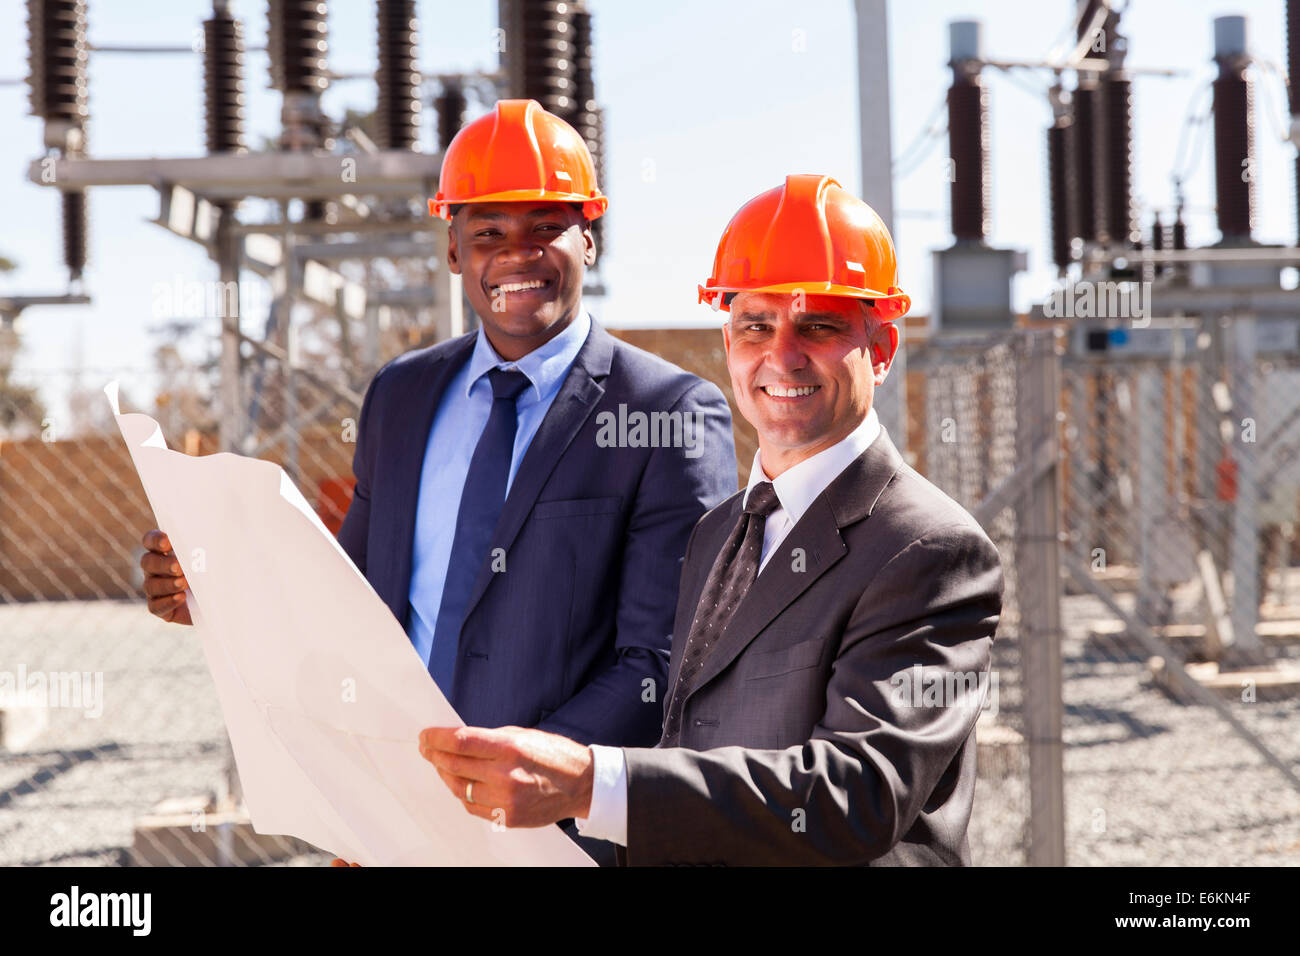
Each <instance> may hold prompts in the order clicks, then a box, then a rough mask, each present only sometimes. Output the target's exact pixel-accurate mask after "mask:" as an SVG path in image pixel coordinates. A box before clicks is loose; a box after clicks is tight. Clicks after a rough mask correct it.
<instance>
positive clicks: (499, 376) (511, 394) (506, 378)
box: [488, 368, 528, 401]
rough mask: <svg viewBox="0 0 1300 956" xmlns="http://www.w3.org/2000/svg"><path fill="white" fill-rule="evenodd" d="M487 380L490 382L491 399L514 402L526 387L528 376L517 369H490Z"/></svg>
mask: <svg viewBox="0 0 1300 956" xmlns="http://www.w3.org/2000/svg"><path fill="white" fill-rule="evenodd" d="M488 379H489V380H490V381H491V382H492V397H493V398H508V399H510V400H511V401H514V400H515V399H516V398H518V397H519V393H520V392H522V391H523V390H524V389H526V388H527V387H528V376H527V375H525V374H524V373H523V372H521V371H519V370H518V369H505V368H494V369H490V370H489V371H488Z"/></svg>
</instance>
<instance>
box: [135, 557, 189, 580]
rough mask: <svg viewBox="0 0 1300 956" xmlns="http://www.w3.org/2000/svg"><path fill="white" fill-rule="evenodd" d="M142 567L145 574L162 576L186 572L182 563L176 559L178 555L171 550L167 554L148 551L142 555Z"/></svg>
mask: <svg viewBox="0 0 1300 956" xmlns="http://www.w3.org/2000/svg"><path fill="white" fill-rule="evenodd" d="M140 568H141V570H143V571H144V573H145V574H157V575H161V576H168V575H177V574H184V573H185V572H184V571H183V570H182V569H181V563H180V562H179V561H177V560H176V555H175V554H174V553H172V552H171V551H168V552H167V553H166V554H160V553H159V552H157V551H146V552H145V553H144V554H142V555H140Z"/></svg>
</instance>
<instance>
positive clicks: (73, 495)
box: [0, 357, 358, 866]
mask: <svg viewBox="0 0 1300 956" xmlns="http://www.w3.org/2000/svg"><path fill="white" fill-rule="evenodd" d="M112 380H118V381H119V382H120V385H121V389H122V409H123V411H124V412H125V411H145V412H147V413H148V414H150V415H151V416H153V417H155V418H156V419H158V421H159V423H160V426H161V427H162V430H163V433H164V435H165V436H166V438H167V439H168V441H169V442H170V444H171V446H172V447H173V448H180V449H182V450H184V451H185V452H187V453H189V454H210V453H212V452H214V451H216V450H217V439H216V421H215V417H214V413H213V409H214V408H215V401H214V400H213V398H212V397H211V395H210V394H208V393H207V392H206V391H205V390H204V389H203V387H202V383H201V382H198V383H196V382H193V381H187V382H181V383H178V382H176V381H174V380H163V379H160V377H159V374H158V372H157V370H140V369H94V370H78V371H76V372H44V373H41V374H40V375H39V376H26V377H23V376H17V375H15V376H11V379H10V381H9V383H8V390H7V391H6V393H5V397H4V398H3V399H0V422H2V423H3V425H4V431H3V432H2V433H0V681H4V680H6V676H7V678H8V681H9V683H8V684H7V685H3V687H4V689H5V690H6V691H7V693H5V694H4V699H3V701H0V750H2V751H3V754H4V759H3V760H2V761H0V865H23V864H26V865H40V864H51V863H58V864H120V865H178V864H187V865H209V866H212V865H227V864H267V863H320V862H325V861H327V859H328V857H325V856H323V855H322V854H321V853H319V852H317V851H315V850H314V848H312V847H309V846H307V845H305V844H302V843H301V842H300V841H297V840H292V839H289V838H283V837H266V836H259V835H257V834H255V833H254V832H253V831H252V828H251V826H250V825H249V823H248V820H247V815H246V812H245V811H244V810H243V808H242V807H241V806H240V805H239V800H238V789H237V785H238V781H237V777H236V775H234V774H233V773H232V772H231V767H232V761H231V756H230V749H229V743H228V740H227V738H226V734H225V728H224V724H223V721H222V717H221V711H220V708H219V706H218V703H217V699H216V695H215V691H214V688H213V686H212V682H211V678H210V677H209V675H208V670H207V666H206V664H205V663H204V660H203V655H202V652H201V649H200V647H199V644H198V641H197V640H196V639H195V638H194V637H193V635H191V634H189V633H187V632H186V629H185V628H184V627H182V626H181V625H176V624H167V623H164V622H162V621H160V620H158V619H156V618H154V617H153V616H151V615H150V614H149V613H148V612H147V610H146V608H145V602H144V599H143V596H142V595H143V592H142V590H141V585H142V581H143V574H142V572H141V571H140V567H139V560H140V556H141V554H142V553H143V547H142V545H141V543H140V539H141V537H142V535H143V533H144V532H145V531H146V530H148V529H149V528H152V527H153V526H154V523H155V522H154V519H153V516H152V512H151V510H150V508H149V505H148V501H147V500H146V498H145V495H144V491H143V489H142V488H141V486H140V484H139V481H138V479H137V478H136V475H135V471H134V468H133V467H132V464H131V459H130V455H129V453H128V452H127V449H126V446H125V444H124V443H123V441H122V439H121V436H120V434H119V433H118V431H117V426H116V424H115V423H114V422H113V420H112V415H111V411H110V409H109V405H108V400H107V399H106V398H105V397H104V396H103V394H102V393H101V392H100V387H101V386H102V385H103V384H105V383H107V382H109V381H112ZM92 381H93V382H94V383H95V385H94V386H91V385H89V384H87V383H90V382H92ZM244 385H245V389H246V390H245V394H247V395H249V396H251V397H252V400H251V401H250V403H249V406H248V409H247V414H246V415H245V416H244V418H243V421H242V422H241V423H240V430H239V434H241V436H242V442H241V447H242V449H243V450H244V451H245V452H247V453H249V454H252V455H254V456H256V457H260V458H266V459H269V460H273V461H275V462H277V463H278V464H281V465H282V466H283V467H284V468H285V469H286V471H287V472H288V473H289V474H290V475H291V476H292V477H293V478H294V480H295V481H296V482H297V484H298V486H299V487H300V488H301V489H302V491H303V494H304V496H305V497H306V498H307V500H308V501H310V502H314V503H315V505H316V509H317V513H318V514H319V515H320V517H321V519H322V521H324V522H325V523H326V525H327V526H329V527H331V528H332V529H337V528H338V526H339V524H340V523H341V522H342V518H343V515H344V514H345V513H346V510H347V504H348V501H349V500H350V489H351V475H352V471H351V459H352V449H353V445H352V442H353V441H354V440H355V427H356V421H355V420H356V416H357V413H358V408H357V405H356V403H355V402H353V401H351V400H350V398H349V393H350V391H351V390H350V387H349V384H348V383H347V382H346V381H340V380H338V379H335V380H330V379H328V378H323V377H321V376H319V375H316V374H306V373H302V372H291V371H288V370H286V368H285V367H284V365H283V364H282V363H279V362H275V361H267V362H265V363H264V362H260V361H258V360H257V359H256V358H253V357H250V359H249V361H248V362H247V363H246V375H245V382H244ZM137 393H138V394H157V395H158V399H157V401H156V402H155V403H154V404H153V405H152V407H147V408H142V407H139V406H137V405H135V404H134V403H133V402H132V400H131V396H132V395H133V394H137ZM353 394H355V393H353ZM47 395H53V396H60V397H63V398H64V401H63V404H61V405H60V406H58V407H53V408H47V407H45V406H44V405H43V404H41V400H40V397H41V396H47ZM163 530H164V531H165V530H166V529H163Z"/></svg>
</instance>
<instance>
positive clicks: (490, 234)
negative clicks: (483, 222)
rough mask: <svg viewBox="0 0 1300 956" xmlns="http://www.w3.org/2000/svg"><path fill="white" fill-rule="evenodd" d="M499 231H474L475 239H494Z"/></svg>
mask: <svg viewBox="0 0 1300 956" xmlns="http://www.w3.org/2000/svg"><path fill="white" fill-rule="evenodd" d="M499 235H500V233H499V232H497V231H496V230H495V229H484V230H482V231H481V232H476V233H474V238H475V239H495V238H496V237H497V236H499Z"/></svg>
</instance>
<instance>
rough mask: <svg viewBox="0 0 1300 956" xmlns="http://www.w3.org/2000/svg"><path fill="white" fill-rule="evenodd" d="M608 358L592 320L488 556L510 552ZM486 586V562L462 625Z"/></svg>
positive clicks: (591, 403)
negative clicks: (499, 552)
mask: <svg viewBox="0 0 1300 956" xmlns="http://www.w3.org/2000/svg"><path fill="white" fill-rule="evenodd" d="M613 356H614V340H613V338H612V336H610V334H609V333H608V332H606V331H605V330H604V329H602V328H601V327H600V326H599V325H597V324H596V322H595V321H594V320H593V321H592V323H591V331H590V332H589V333H588V334H587V340H586V341H585V342H584V343H583V344H582V348H581V349H579V350H578V354H577V357H575V358H574V360H573V366H572V368H570V369H569V374H568V375H567V376H565V379H564V382H563V384H562V385H561V386H560V390H559V392H557V393H556V396H555V401H554V402H552V403H551V407H550V408H549V409H548V410H547V412H546V417H545V418H543V419H542V424H541V425H540V426H539V427H538V429H537V434H536V435H534V436H533V440H532V441H531V442H530V443H529V445H528V451H527V452H526V453H525V454H524V459H523V461H521V462H520V463H519V469H518V471H516V473H515V480H514V481H513V482H512V483H511V485H510V493H509V494H508V495H507V496H506V503H505V507H504V508H503V509H502V511H501V517H500V518H499V519H497V526H496V531H495V532H494V533H493V535H492V549H493V550H495V549H497V548H501V549H502V550H503V551H505V552H509V550H510V546H511V545H512V544H514V541H515V538H516V537H518V535H519V530H520V528H522V527H523V524H524V521H525V520H526V519H527V518H528V515H529V514H530V513H531V512H532V510H533V504H534V503H535V502H536V501H537V496H538V495H539V494H541V492H542V488H543V487H544V486H545V485H546V482H547V479H549V478H550V477H551V472H553V471H554V470H555V466H556V464H558V463H559V460H560V457H561V456H562V455H563V454H564V452H565V449H567V448H568V447H569V444H570V443H571V442H572V441H573V439H574V436H575V435H577V434H578V431H579V429H581V428H582V426H583V424H584V423H585V422H586V421H587V418H588V417H589V416H590V415H591V413H592V410H593V409H594V408H595V407H596V403H597V402H598V401H600V398H601V396H602V395H604V394H605V386H604V385H603V384H602V383H603V381H604V379H605V377H606V376H607V375H608V374H609V369H610V365H611V364H612V362H613ZM491 580H492V562H491V561H485V562H484V563H483V567H481V568H480V569H479V573H478V578H477V579H476V580H475V582H474V590H473V592H472V593H471V594H470V599H469V604H468V605H467V606H466V608H465V619H466V620H468V619H469V616H470V614H472V613H473V612H474V608H475V606H476V605H477V604H478V602H479V601H480V600H481V599H482V598H483V594H484V592H486V591H487V587H488V584H489V583H490V582H491ZM463 639H464V637H463V636H462V640H463Z"/></svg>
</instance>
